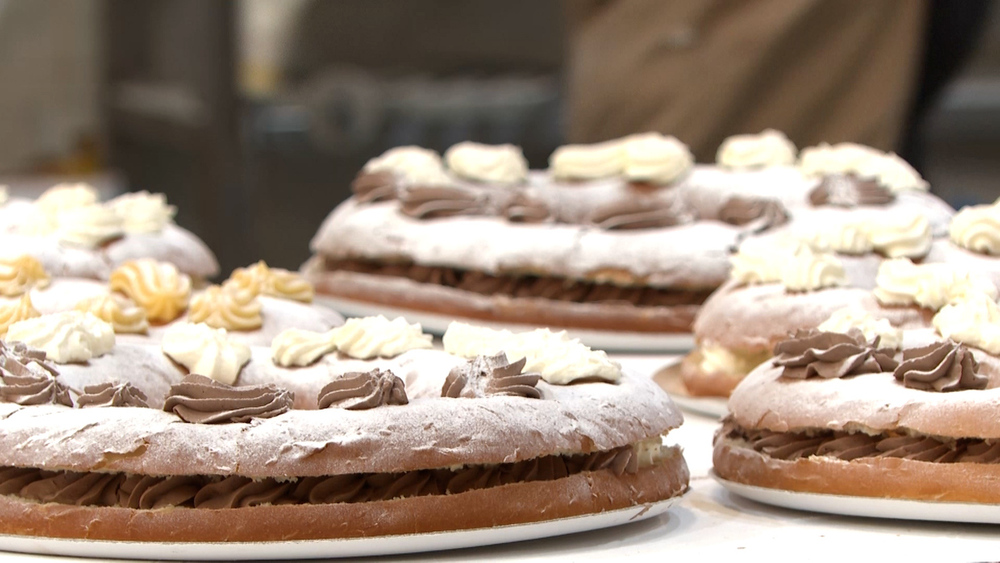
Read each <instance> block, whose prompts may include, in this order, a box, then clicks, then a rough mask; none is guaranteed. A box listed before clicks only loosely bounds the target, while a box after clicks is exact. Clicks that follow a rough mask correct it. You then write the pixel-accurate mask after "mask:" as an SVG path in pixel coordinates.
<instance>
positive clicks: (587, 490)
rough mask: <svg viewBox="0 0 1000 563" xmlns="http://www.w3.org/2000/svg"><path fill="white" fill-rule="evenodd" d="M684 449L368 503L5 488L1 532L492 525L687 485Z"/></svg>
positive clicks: (132, 536)
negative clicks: (185, 501)
mask: <svg viewBox="0 0 1000 563" xmlns="http://www.w3.org/2000/svg"><path fill="white" fill-rule="evenodd" d="M688 477H689V475H688V469H687V465H686V464H685V463H684V459H683V457H682V456H681V455H680V454H679V452H675V455H670V456H668V457H666V458H665V459H664V460H663V462H662V463H660V464H658V465H654V466H650V467H646V468H643V469H640V470H639V471H638V472H637V473H635V474H633V475H630V474H625V475H622V476H621V477H616V476H614V474H613V473H611V472H610V471H596V472H584V473H579V474H576V475H573V476H571V477H566V478H563V479H559V480H557V481H536V482H528V483H516V484H510V485H503V486H499V487H494V488H490V489H478V490H473V491H468V492H464V493H459V494H451V495H433V496H422V497H411V498H403V499H394V500H388V501H376V502H365V503H339V504H314V505H277V506H256V507H247V508H232V509H217V510H214V509H194V508H166V509H156V510H134V509H129V508H107V507H91V506H69V505H62V504H54V503H48V504H38V503H35V502H30V501H25V500H22V499H19V498H17V497H13V496H3V495H0V534H17V535H29V536H45V537H60V538H86V539H93V540H116V541H171V542H261V541H287V540H309V539H328V538H357V537H372V536H384V535H395V534H413V533H427V532H440V531H445V530H461V529H474V528H488V527H494V526H504V525H511V524H522V523H528V522H538V521H542V520H552V519H556V518H566V517H572V516H579V515H582V514H590V513H596V512H603V511H607V510H615V509H620V508H626V507H629V506H635V505H639V504H644V503H652V502H657V501H661V500H665V499H668V498H671V497H674V496H677V495H680V494H683V493H684V492H685V491H686V490H687V487H688Z"/></svg>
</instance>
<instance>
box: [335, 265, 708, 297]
mask: <svg viewBox="0 0 1000 563" xmlns="http://www.w3.org/2000/svg"><path fill="white" fill-rule="evenodd" d="M324 268H325V269H326V270H327V271H336V270H344V271H348V272H359V273H362V274H373V275H379V276H390V277H399V278H406V279H410V280H413V281H416V282H420V283H430V284H435V285H443V286H446V287H453V288H456V289H461V290H463V291H469V292H472V293H478V294H481V295H503V296H507V297H541V298H543V299H552V300H556V301H572V302H575V303H627V304H630V305H633V306H636V307H672V306H676V305H700V304H701V303H703V302H704V301H705V299H707V298H708V296H709V295H710V294H711V293H712V291H713V290H711V289H706V290H683V289H665V288H658V287H637V286H632V287H625V286H618V285H613V284H607V283H593V282H586V281H580V280H571V279H569V278H563V277H558V276H531V275H524V276H515V275H499V276H494V275H491V274H486V273H483V272H479V271H476V270H460V269H458V268H445V267H440V266H420V265H417V264H412V263H381V262H376V261H373V260H360V259H353V260H352V259H345V260H333V259H326V260H325V261H324Z"/></svg>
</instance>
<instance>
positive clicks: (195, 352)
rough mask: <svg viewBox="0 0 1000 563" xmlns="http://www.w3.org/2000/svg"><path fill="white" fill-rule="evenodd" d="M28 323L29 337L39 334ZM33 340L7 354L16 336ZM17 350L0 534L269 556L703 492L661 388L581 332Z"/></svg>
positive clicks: (107, 328)
mask: <svg viewBox="0 0 1000 563" xmlns="http://www.w3.org/2000/svg"><path fill="white" fill-rule="evenodd" d="M23 323H28V324H23ZM15 336H16V337H18V338H21V339H22V340H18V341H14V340H10V339H11V338H13V337H15ZM8 339H9V341H8V342H7V343H6V344H4V345H2V346H0V449H2V450H3V451H5V452H8V453H7V454H5V455H4V458H3V464H2V466H0V515H2V517H0V533H2V534H19V535H30V536H45V537H64V538H85V539H104V540H122V541H173V542H192V541H199V542H207V541H211V542H220V541H271V540H283V541H284V540H297V539H318V538H346V537H372V536H382V535H392V534H403V533H406V534H411V533H421V532H436V531H444V530H456V529H468V528H480V527H492V526H499V525H508V524H515V523H524V522H537V521H544V520H550V519H556V518H563V517H570V516H577V515H582V514H590V513H595V512H601V511H605V510H614V509H618V508H624V507H630V506H635V505H639V504H644V503H651V502H656V501H659V500H664V499H668V498H670V497H673V496H676V495H680V494H682V493H683V492H684V491H685V490H686V489H687V482H688V472H687V467H686V465H685V463H684V460H683V457H682V456H681V454H680V451H679V449H678V448H675V447H666V446H664V445H663V444H662V438H661V437H662V435H664V434H666V433H667V432H668V431H669V430H670V429H672V428H675V427H677V426H678V425H679V424H680V423H681V417H680V415H679V414H678V412H677V411H676V409H675V408H674V406H673V404H672V403H671V401H670V399H669V398H668V397H667V396H666V395H665V394H664V393H662V392H661V391H660V390H659V389H657V388H656V387H655V385H653V384H652V383H651V382H650V381H648V380H647V379H646V378H640V377H633V376H631V375H628V374H624V373H622V371H621V368H620V366H619V365H618V364H617V363H615V362H613V361H611V360H610V359H609V358H608V357H607V355H606V354H604V353H603V352H599V351H595V350H591V349H590V348H588V347H586V346H584V345H582V344H580V343H579V342H578V341H575V340H572V339H570V338H568V337H567V336H566V335H565V334H564V333H553V332H550V331H547V330H538V331H532V332H527V333H511V332H507V331H493V330H489V329H484V328H478V327H473V326H469V325H461V324H455V325H453V326H452V327H451V328H450V329H449V331H448V333H447V334H446V335H445V342H444V347H445V350H443V351H442V350H434V349H432V348H431V338H430V336H429V335H426V334H423V332H422V331H421V329H420V326H419V325H411V324H408V323H407V322H406V321H405V320H403V319H401V318H399V319H393V320H390V319H386V318H383V317H369V318H362V319H352V320H350V321H348V322H347V323H345V324H344V325H342V326H340V327H335V328H333V329H330V330H327V331H324V332H318V331H309V330H304V329H288V330H286V331H283V332H282V333H281V334H279V335H278V336H276V337H275V338H274V340H273V342H272V343H271V347H270V348H264V347H256V346H247V345H245V344H242V343H240V342H237V341H234V340H233V339H232V338H231V337H229V335H228V333H227V332H226V331H224V330H223V329H215V328H212V327H210V326H208V325H206V324H204V323H187V322H185V323H177V324H175V325H174V326H173V327H171V328H170V329H169V330H168V331H167V332H166V334H165V335H164V337H163V339H162V341H161V342H160V343H159V345H158V346H150V345H148V344H135V343H133V342H132V341H126V340H123V341H121V342H115V338H114V332H113V328H112V327H111V325H110V323H107V322H105V321H102V320H100V319H98V318H97V317H95V316H94V315H93V314H91V313H83V312H79V311H73V312H66V313H61V314H59V315H45V316H41V317H38V318H36V319H29V320H28V321H22V323H20V324H15V325H14V326H12V328H11V330H10V331H9V333H8Z"/></svg>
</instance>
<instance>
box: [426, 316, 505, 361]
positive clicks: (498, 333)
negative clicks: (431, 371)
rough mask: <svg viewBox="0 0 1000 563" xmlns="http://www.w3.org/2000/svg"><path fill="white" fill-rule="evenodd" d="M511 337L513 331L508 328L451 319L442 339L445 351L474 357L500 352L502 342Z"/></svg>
mask: <svg viewBox="0 0 1000 563" xmlns="http://www.w3.org/2000/svg"><path fill="white" fill-rule="evenodd" d="M513 338H514V333H513V332H511V331H509V330H495V329H492V328H487V327H484V326H477V325H470V324H466V323H460V322H457V321H453V322H452V323H450V324H449V325H448V329H447V330H446V331H445V333H444V337H443V338H442V341H443V344H444V351H445V352H448V353H449V354H454V355H456V356H461V357H463V358H475V357H476V356H495V355H496V354H497V352H502V351H503V350H504V344H505V343H507V342H510V341H511V340H512V339H513ZM508 359H510V358H509V357H508Z"/></svg>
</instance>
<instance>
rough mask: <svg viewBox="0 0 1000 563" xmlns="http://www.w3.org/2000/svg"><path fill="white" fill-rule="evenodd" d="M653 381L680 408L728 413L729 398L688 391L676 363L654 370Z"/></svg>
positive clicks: (707, 413) (714, 415)
mask: <svg viewBox="0 0 1000 563" xmlns="http://www.w3.org/2000/svg"><path fill="white" fill-rule="evenodd" d="M653 381H655V382H656V384H657V385H659V386H660V388H661V389H663V390H664V391H666V392H667V394H668V395H670V398H671V399H673V400H674V402H675V403H677V406H679V407H680V408H682V409H684V410H686V411H688V412H691V413H694V414H700V415H702V416H710V417H712V418H722V417H724V416H726V415H727V414H729V400H728V399H725V398H723V397H695V396H692V395H691V394H690V393H688V390H687V388H685V387H684V380H683V378H682V377H681V365H680V363H679V362H678V363H676V364H674V365H671V366H667V367H665V368H663V369H661V370H660V371H658V372H656V374H655V375H654V376H653Z"/></svg>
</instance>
